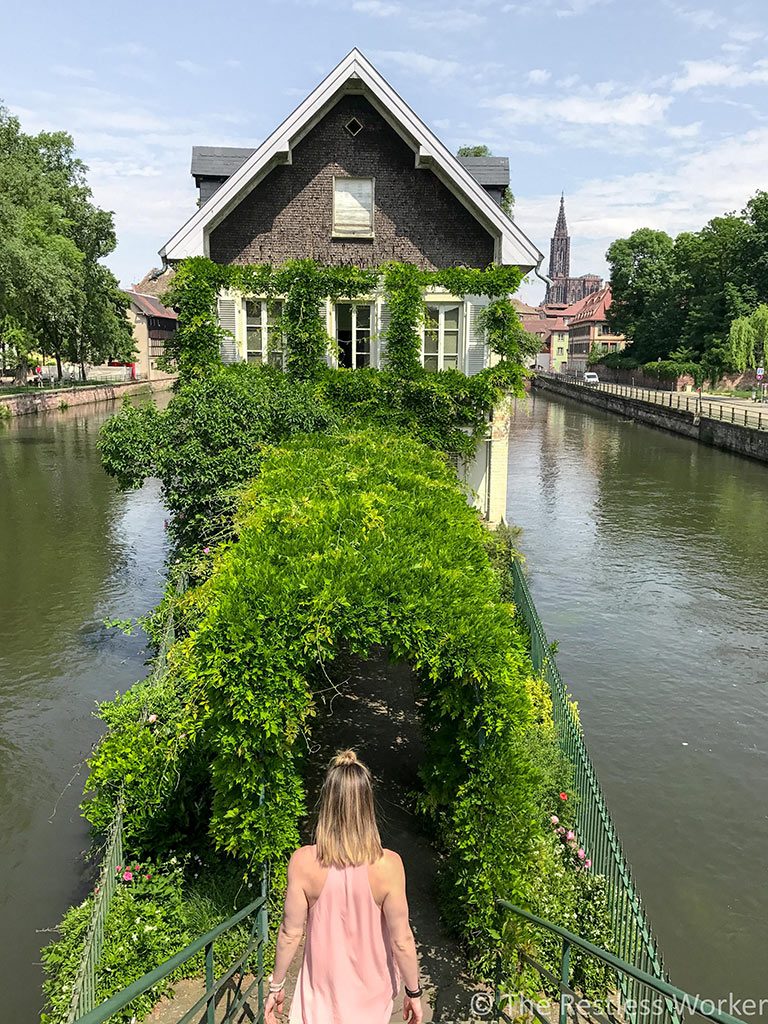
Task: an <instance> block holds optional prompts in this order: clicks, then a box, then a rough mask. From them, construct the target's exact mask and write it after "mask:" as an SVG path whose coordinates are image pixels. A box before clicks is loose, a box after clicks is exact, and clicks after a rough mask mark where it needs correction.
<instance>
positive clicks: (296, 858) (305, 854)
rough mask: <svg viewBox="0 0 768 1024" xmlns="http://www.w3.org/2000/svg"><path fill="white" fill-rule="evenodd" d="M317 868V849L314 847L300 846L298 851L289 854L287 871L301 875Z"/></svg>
mask: <svg viewBox="0 0 768 1024" xmlns="http://www.w3.org/2000/svg"><path fill="white" fill-rule="evenodd" d="M317 866H318V862H317V847H316V846H314V845H313V846H300V847H299V848H298V850H294V851H293V853H292V854H291V860H290V863H289V864H288V870H289V871H293V872H302V873H303V872H306V871H310V870H312V868H314V867H317Z"/></svg>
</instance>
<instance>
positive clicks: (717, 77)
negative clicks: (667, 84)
mask: <svg viewBox="0 0 768 1024" xmlns="http://www.w3.org/2000/svg"><path fill="white" fill-rule="evenodd" d="M683 69H684V71H683V74H682V75H679V76H678V77H677V78H675V79H674V81H673V82H672V88H673V89H674V90H675V92H688V91H689V90H691V89H704V88H708V87H713V86H725V87H727V88H736V87H738V86H743V85H752V84H759V83H764V82H768V60H759V61H757V63H755V64H753V65H752V67H751V68H743V67H742V66H741V65H739V64H725V63H723V62H722V61H717V60H686V61H683Z"/></svg>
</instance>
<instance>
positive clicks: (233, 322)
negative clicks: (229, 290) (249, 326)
mask: <svg viewBox="0 0 768 1024" xmlns="http://www.w3.org/2000/svg"><path fill="white" fill-rule="evenodd" d="M218 319H219V327H221V329H222V331H225V332H226V333H225V335H224V337H223V338H222V339H221V361H222V363H237V362H238V361H239V354H238V351H237V340H236V339H237V306H236V304H235V300H234V299H223V298H220V299H219V301H218Z"/></svg>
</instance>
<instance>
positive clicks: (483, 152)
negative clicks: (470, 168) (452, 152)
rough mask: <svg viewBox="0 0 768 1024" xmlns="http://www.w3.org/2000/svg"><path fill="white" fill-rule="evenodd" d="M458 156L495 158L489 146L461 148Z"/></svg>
mask: <svg viewBox="0 0 768 1024" xmlns="http://www.w3.org/2000/svg"><path fill="white" fill-rule="evenodd" d="M456 155H457V156H493V154H492V153H491V151H490V149H489V148H488V147H487V146H459V148H458V151H457V153H456Z"/></svg>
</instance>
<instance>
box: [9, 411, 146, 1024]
mask: <svg viewBox="0 0 768 1024" xmlns="http://www.w3.org/2000/svg"><path fill="white" fill-rule="evenodd" d="M108 414H109V410H107V409H103V408H99V409H98V411H94V410H90V411H83V410H81V409H76V410H70V411H69V412H66V413H57V414H52V415H49V416H39V417H33V416H30V417H20V418H18V419H16V420H12V421H11V422H10V423H9V424H7V425H3V426H2V427H0V807H2V811H3V828H2V830H1V831H0V878H2V880H3V884H2V886H0V935H2V939H3V942H2V947H3V956H2V958H0V991H1V992H2V993H3V1002H4V1008H3V1009H4V1018H5V1017H7V1019H8V1020H13V1021H14V1022H19V1024H26V1022H32V1021H35V1020H37V1018H38V1014H39V1008H40V1003H41V997H40V980H41V977H40V972H39V969H38V968H37V967H36V966H35V964H36V961H37V960H38V959H39V956H38V951H39V948H40V945H41V944H42V942H44V941H45V940H46V938H47V937H46V936H45V935H42V936H41V935H40V934H38V930H39V929H45V928H50V927H51V926H53V925H54V924H55V923H56V922H57V921H58V919H59V918H60V916H61V913H62V912H63V910H64V909H65V908H66V906H67V905H68V904H69V903H70V902H71V901H72V900H73V899H74V898H76V897H77V896H78V895H79V892H80V889H81V885H82V877H81V872H82V867H81V861H80V860H79V858H78V853H79V852H80V851H81V850H82V849H83V848H84V847H85V846H86V845H87V842H88V837H87V834H86V830H85V828H84V826H83V823H82V821H81V820H80V817H79V814H78V811H77V807H78V803H79V800H80V795H81V791H82V774H78V768H77V766H78V765H79V764H80V763H81V762H82V760H83V759H84V757H85V756H86V755H87V753H88V751H89V750H90V748H91V745H92V744H93V743H94V741H95V740H96V739H97V737H98V735H99V725H98V723H97V722H96V720H95V719H94V718H93V715H92V712H93V709H94V705H95V702H96V701H97V700H101V699H104V698H106V697H109V696H111V695H112V694H114V693H115V692H116V691H117V690H122V689H125V688H126V687H127V686H129V685H130V683H131V682H133V681H134V680H135V679H137V678H139V677H140V676H141V675H142V674H143V672H144V661H145V658H146V651H145V649H144V638H143V636H142V635H141V634H139V635H137V636H133V637H125V636H123V635H122V634H120V633H119V632H116V631H114V630H109V631H108V630H106V629H105V627H104V626H103V620H104V619H105V618H108V617H119V618H129V617H135V616H138V615H141V614H143V613H145V612H146V611H147V610H148V609H149V608H151V607H152V605H153V604H154V603H155V602H156V601H157V599H158V597H159V595H160V592H161V589H162V567H163V561H164V557H165V538H164V531H163V518H164V512H163V508H162V505H161V502H160V495H159V488H158V486H157V484H156V483H154V482H152V483H149V484H148V485H147V486H146V487H145V488H143V489H142V490H141V491H139V492H136V493H133V494H129V495H120V494H118V493H117V491H116V488H115V485H114V483H113V482H112V481H111V480H109V479H108V478H107V476H106V475H105V474H104V473H103V471H102V469H101V467H100V464H99V460H98V455H97V452H96V447H95V442H96V436H97V433H98V428H99V426H100V424H101V423H102V422H103V420H104V419H105V418H106V416H107V415H108Z"/></svg>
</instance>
